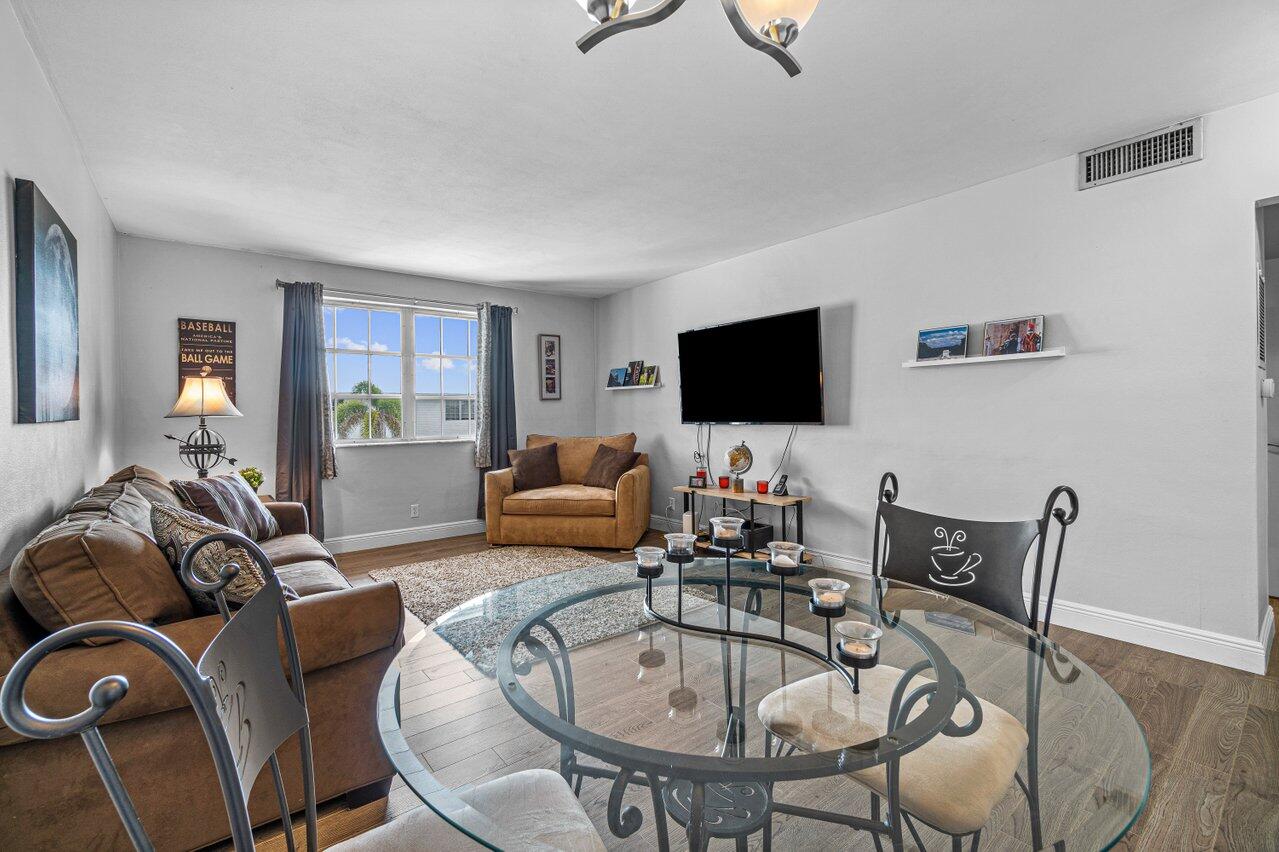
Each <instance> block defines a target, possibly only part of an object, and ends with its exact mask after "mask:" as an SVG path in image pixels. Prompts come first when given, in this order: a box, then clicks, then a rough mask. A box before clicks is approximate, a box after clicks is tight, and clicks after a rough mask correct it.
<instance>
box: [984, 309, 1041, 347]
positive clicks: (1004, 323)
mask: <svg viewBox="0 0 1279 852" xmlns="http://www.w3.org/2000/svg"><path fill="white" fill-rule="evenodd" d="M1043 351H1044V315H1043V314H1040V315H1039V316H1033V317H1018V318H1016V319H1006V320H996V321H994V322H988V323H986V330H985V333H984V334H982V344H981V353H982V354H983V355H1019V354H1021V353H1023V352H1043Z"/></svg>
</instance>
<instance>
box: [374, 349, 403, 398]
mask: <svg viewBox="0 0 1279 852" xmlns="http://www.w3.org/2000/svg"><path fill="white" fill-rule="evenodd" d="M369 372H370V373H372V379H373V385H372V386H371V387H370V388H369V393H399V392H400V356H399V355H370V356H369Z"/></svg>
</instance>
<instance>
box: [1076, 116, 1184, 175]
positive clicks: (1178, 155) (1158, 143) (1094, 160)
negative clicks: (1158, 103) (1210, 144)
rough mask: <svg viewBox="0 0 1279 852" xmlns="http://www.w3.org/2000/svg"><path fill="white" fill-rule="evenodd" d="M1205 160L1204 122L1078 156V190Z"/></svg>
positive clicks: (1111, 145)
mask: <svg viewBox="0 0 1279 852" xmlns="http://www.w3.org/2000/svg"><path fill="white" fill-rule="evenodd" d="M1202 159H1203V119H1202V118H1192V119H1191V120H1190V121H1183V122H1181V123H1180V124H1174V125H1172V126H1171V127H1164V128H1162V129H1160V130H1155V131H1152V132H1150V133H1143V134H1142V135H1140V136H1134V137H1133V138H1131V139H1125V140H1124V141H1122V142H1112V143H1111V144H1109V145H1102V146H1101V147H1100V148H1093V149H1092V150H1090V151H1084V152H1083V153H1081V154H1080V155H1079V188H1080V189H1089V188H1091V187H1094V186H1100V185H1101V184H1103V183H1114V182H1115V181H1117V180H1124V179H1125V178H1130V177H1136V176H1137V175H1144V174H1146V173H1147V172H1157V171H1159V170H1160V169H1170V168H1172V167H1173V166H1180V165H1183V164H1185V163H1193V162H1194V161H1195V160H1202Z"/></svg>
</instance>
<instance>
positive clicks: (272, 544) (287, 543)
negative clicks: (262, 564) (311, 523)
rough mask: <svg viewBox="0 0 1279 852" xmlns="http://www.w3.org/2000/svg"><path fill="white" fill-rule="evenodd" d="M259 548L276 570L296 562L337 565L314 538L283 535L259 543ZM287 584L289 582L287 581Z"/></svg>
mask: <svg viewBox="0 0 1279 852" xmlns="http://www.w3.org/2000/svg"><path fill="white" fill-rule="evenodd" d="M258 547H261V548H262V552H263V553H265V554H266V555H267V558H268V559H270V560H271V564H272V565H273V566H275V567H276V568H280V567H283V566H285V565H292V564H294V563H296V562H312V561H315V562H327V563H329V564H330V565H334V564H336V563H335V562H334V561H333V556H332V554H330V553H329V551H328V550H327V549H326V548H325V547H324V545H322V544H320V542H319V541H317V540H316V539H315V538H314V537H313V536H309V535H303V534H301V533H295V534H293V535H281V536H276V537H275V538H271V539H267V540H266V541H263V542H259V543H258ZM286 582H287V581H286Z"/></svg>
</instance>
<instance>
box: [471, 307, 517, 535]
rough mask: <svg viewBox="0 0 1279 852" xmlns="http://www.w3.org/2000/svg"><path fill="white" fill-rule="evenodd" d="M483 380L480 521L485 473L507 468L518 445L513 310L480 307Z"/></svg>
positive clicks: (478, 454)
mask: <svg viewBox="0 0 1279 852" xmlns="http://www.w3.org/2000/svg"><path fill="white" fill-rule="evenodd" d="M478 331H479V334H478V335H477V337H478V338H479V341H478V342H479V353H478V354H479V358H478V361H479V368H480V369H479V376H478V382H477V383H476V392H477V395H478V396H479V400H478V403H479V412H478V416H477V422H476V424H475V425H476V436H475V466H476V467H478V468H480V493H479V501H478V505H477V507H476V517H479V518H483V517H484V471H485V469H486V468H496V469H501V468H504V467H507V466H508V465H509V464H510V462H508V461H507V456H506V451H507V450H513V449H515V448H516V447H517V446H518V445H517V444H516V442H515V358H514V355H513V352H512V346H511V309H510V308H508V307H504V306H502V305H490V304H488V303H484V304H482V305H480V327H479V329H478Z"/></svg>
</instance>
